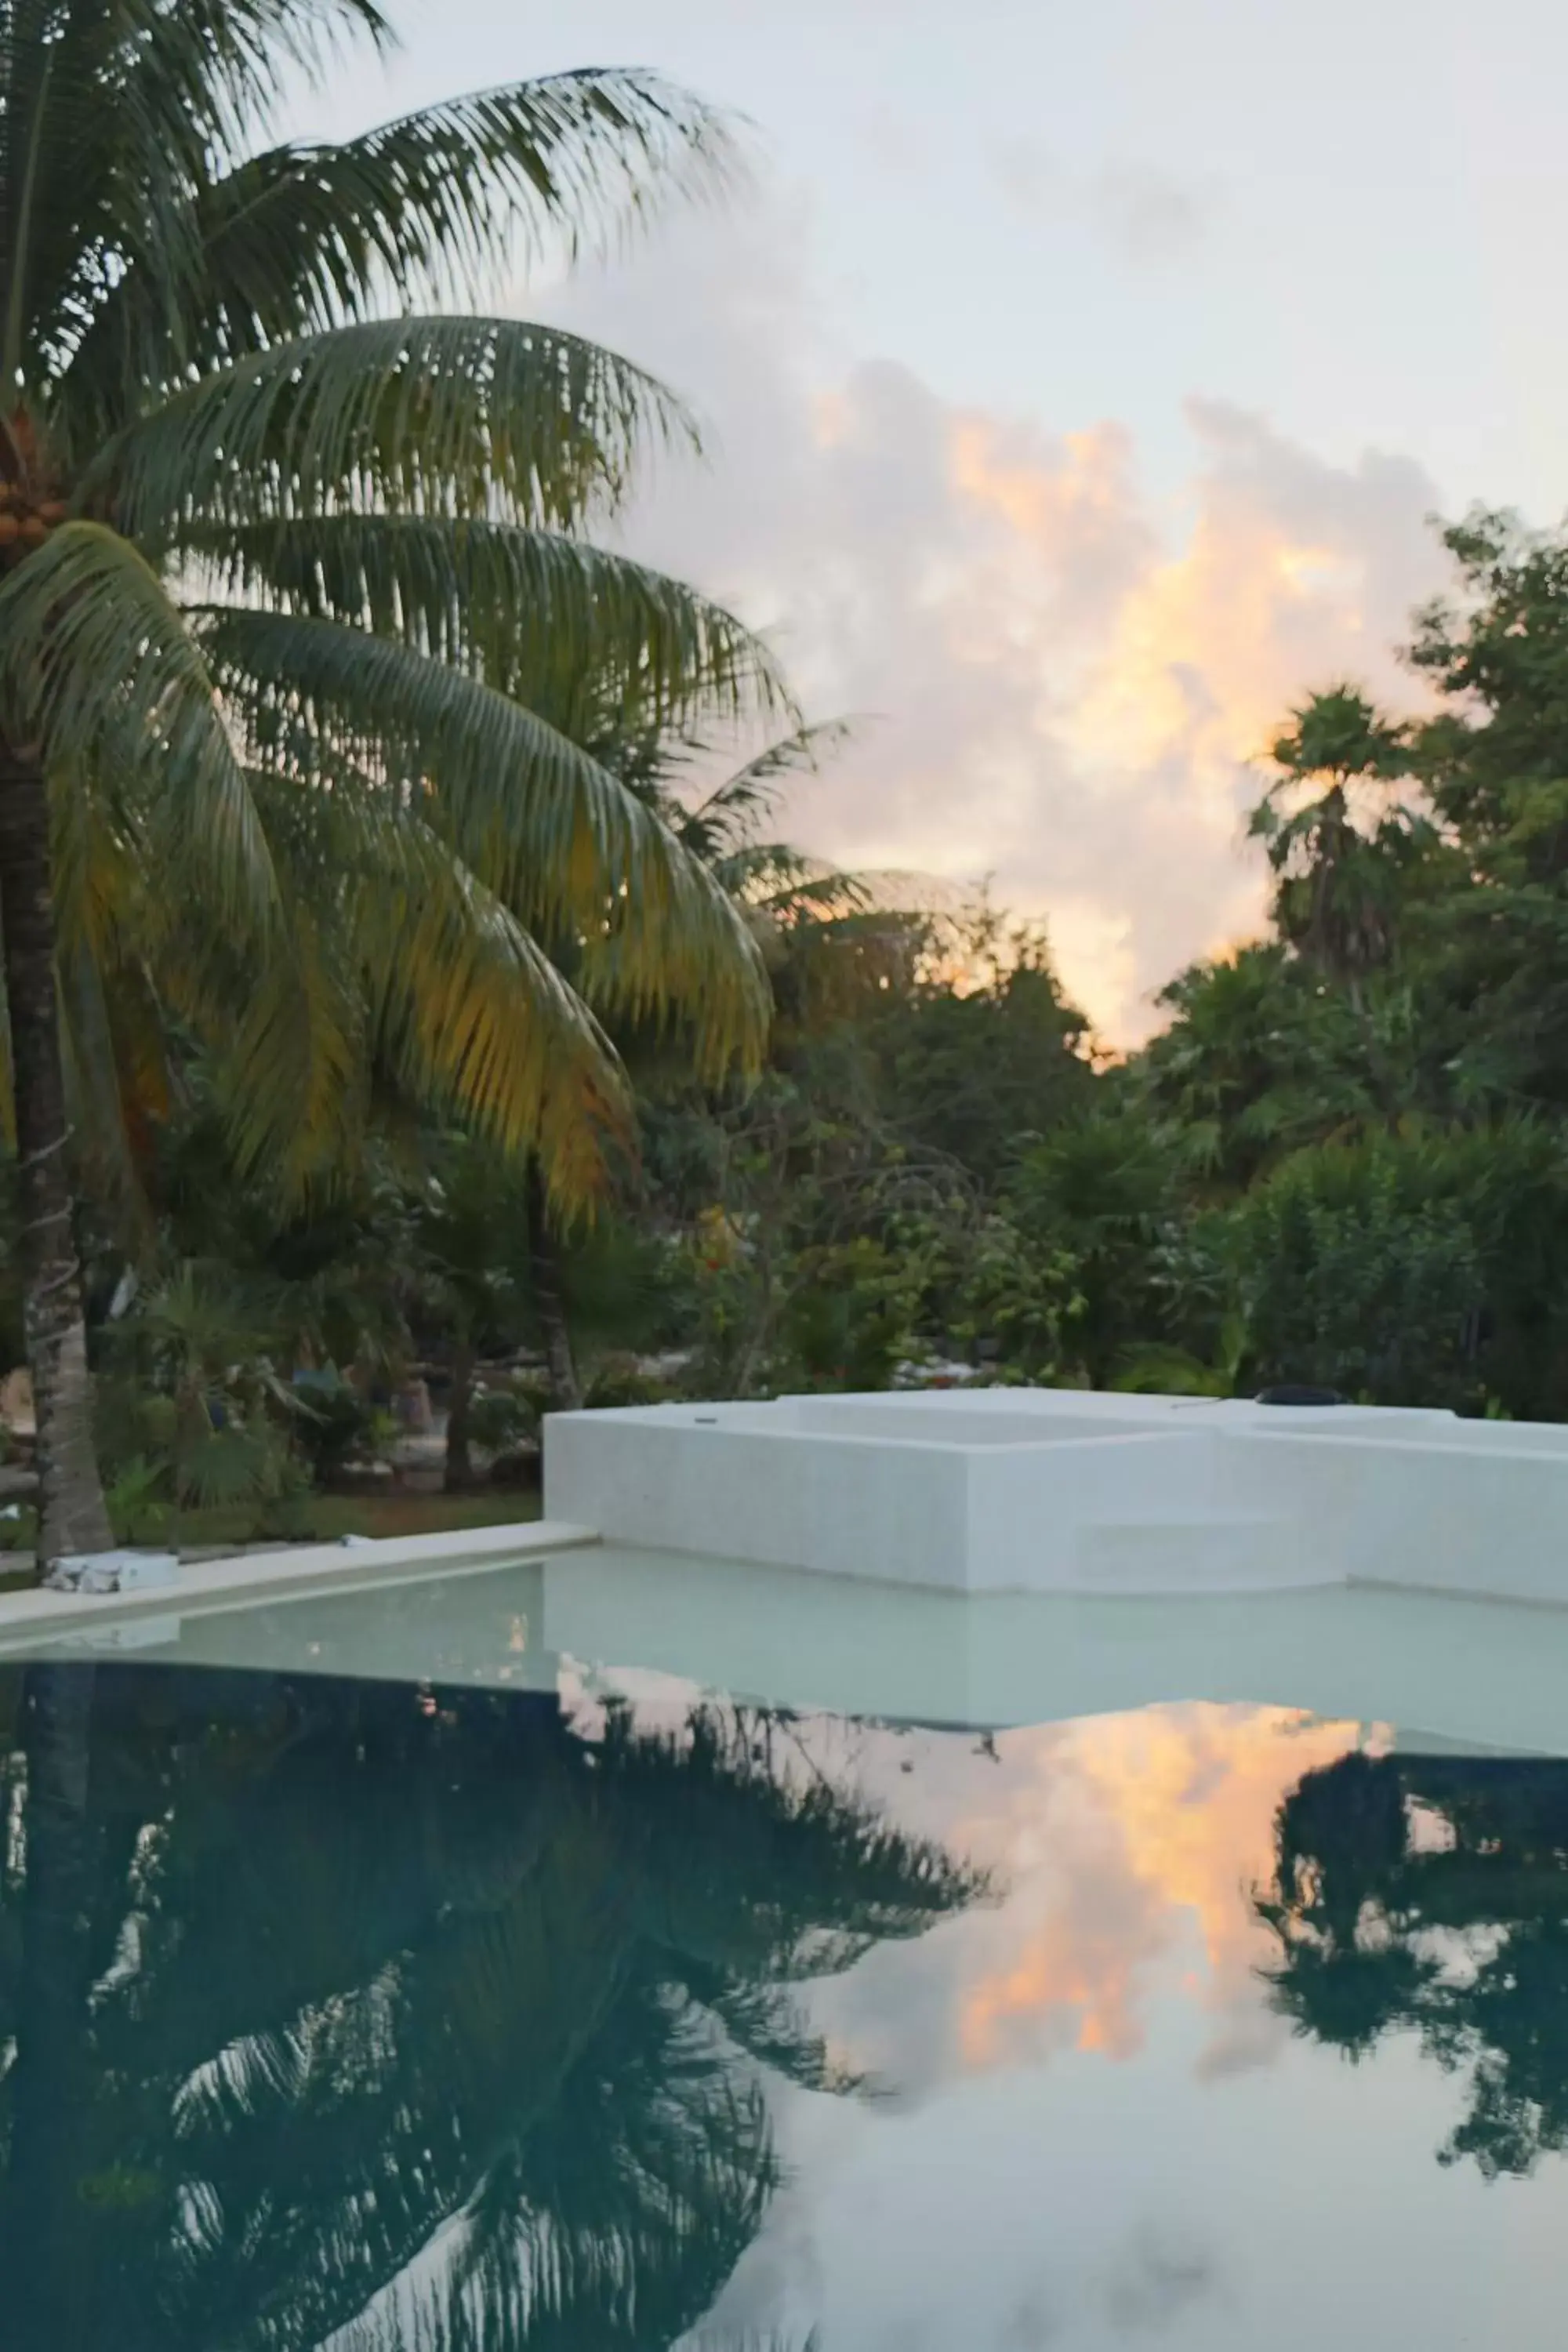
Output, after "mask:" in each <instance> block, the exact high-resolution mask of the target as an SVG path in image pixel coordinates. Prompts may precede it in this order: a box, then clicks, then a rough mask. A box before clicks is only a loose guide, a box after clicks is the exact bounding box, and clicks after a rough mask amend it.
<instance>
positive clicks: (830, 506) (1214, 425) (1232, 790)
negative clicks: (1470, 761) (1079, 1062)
mask: <svg viewBox="0 0 1568 2352" xmlns="http://www.w3.org/2000/svg"><path fill="white" fill-rule="evenodd" d="M813 240H814V224H813V222H812V220H811V217H810V215H809V214H808V213H807V212H806V211H805V209H804V208H802V207H799V206H793V207H792V206H790V205H785V204H782V203H777V202H774V203H766V204H759V205H757V206H756V207H755V208H754V209H752V211H751V212H749V213H748V214H747V215H744V216H742V217H739V218H731V219H728V220H717V219H711V218H710V219H700V220H696V221H691V222H683V223H681V224H680V225H679V226H678V227H677V228H675V229H673V230H671V231H669V232H668V233H667V234H666V235H665V236H663V237H662V239H661V240H660V241H659V242H658V244H656V245H652V246H650V247H646V248H644V249H643V250H641V251H640V252H638V253H637V254H636V255H634V256H633V257H631V258H630V260H629V261H628V262H626V264H625V265H623V266H621V267H619V268H616V269H615V270H613V271H601V272H597V273H593V274H585V275H584V276H583V277H582V278H578V279H576V280H574V282H573V283H571V284H570V285H568V286H565V287H563V288H562V289H558V290H557V291H556V293H555V294H554V295H553V297H552V298H551V300H550V302H549V305H548V307H549V309H550V310H551V311H552V315H554V316H556V317H557V318H559V319H562V320H565V321H567V322H568V323H571V324H574V325H576V326H578V327H580V328H583V329H584V330H586V331H591V332H594V333H596V334H599V335H602V336H603V337H604V338H605V340H607V341H613V342H615V343H616V344H617V345H618V346H619V347H620V348H621V349H623V350H625V351H626V352H629V353H631V354H632V355H633V356H634V357H636V358H638V359H640V360H642V361H644V362H647V364H649V365H650V366H652V367H654V368H655V369H656V370H657V371H658V373H661V374H662V375H663V376H665V377H666V378H667V380H668V381H670V382H672V383H674V384H676V385H677V387H678V388H679V389H680V390H682V391H683V392H685V393H687V394H689V396H691V397H692V398H693V399H694V400H695V401H696V403H697V404H698V406H699V407H700V410H701V411H702V412H703V413H704V414H705V415H706V416H707V417H708V418H709V419H710V422H711V425H712V427H713V431H712V435H711V438H710V459H709V463H708V464H707V466H706V467H701V468H698V467H675V466H665V467H661V468H660V469H659V470H658V473H657V475H656V477H655V478H654V480H653V482H652V485H651V488H650V489H649V491H648V492H647V495H646V496H645V498H644V499H642V501H641V503H640V504H639V506H638V507H637V510H636V511H635V513H634V514H633V516H632V517H631V519H630V521H629V523H628V526H627V529H628V535H629V538H630V541H631V543H632V544H634V545H635V547H636V548H637V551H638V552H639V553H642V554H644V555H646V556H647V557H648V558H649V559H650V560H652V561H655V562H660V563H663V564H665V565H666V566H668V568H670V569H672V570H675V571H679V572H681V573H683V574H684V575H686V576H688V577H689V578H691V579H693V580H695V581H697V582H699V583H700V584H701V585H702V586H703V587H704V588H706V589H707V590H709V591H710V593H714V594H717V595H719V596H721V597H723V598H725V599H727V600H728V601H730V602H731V603H732V604H735V605H736V606H738V607H739V609H741V610H742V612H743V613H744V614H746V616H747V617H748V618H749V619H750V620H752V622H754V623H756V624H759V625H766V626H769V627H770V628H771V629H772V630H773V634H774V636H775V641H776V642H777V644H778V646H779V647H780V650H781V652H782V653H783V654H784V657H785V660H786V662H787V664H788V666H789V667H790V670H791V673H792V676H793V677H794V678H795V682H796V684H797V687H798V688H799V690H800V692H801V693H802V695H803V697H804V698H805V700H806V702H807V703H808V705H809V706H810V708H811V709H812V711H813V713H814V714H815V715H816V716H832V715H837V714H845V713H853V714H866V715H867V716H866V719H865V724H864V725H863V727H862V729H861V730H860V732H859V734H858V739H857V740H856V741H855V743H854V744H853V745H852V746H851V748H850V749H849V751H847V752H846V753H845V754H843V755H841V756H840V757H838V758H837V759H836V760H835V761H833V763H832V765H831V767H830V768H829V769H828V770H827V771H826V772H825V773H823V774H822V775H820V776H817V777H813V778H808V779H805V780H804V781H803V782H801V784H800V785H799V786H798V787H797V789H796V790H795V793H794V796H793V798H792V800H791V802H790V803H789V806H788V809H787V813H786V814H787V818H788V823H789V825H790V828H791V830H792V832H793V834H794V836H795V838H796V839H797V840H798V841H799V842H800V843H801V844H802V845H805V846H807V847H809V848H810V849H812V850H813V851H816V852H818V853H820V854H821V855H823V856H828V857H831V858H834V859H837V860H842V861H845V862H855V863H859V864H862V865H866V866H876V867H900V868H911V867H912V868H919V869H923V870H927V871H930V872H931V873H933V874H936V875H940V876H942V877H951V878H955V879H956V878H964V879H975V878H978V877H983V876H985V875H991V876H993V877H994V881H995V887H996V891H997V895H998V897H999V898H1002V899H1003V900H1004V901H1005V903H1007V904H1009V905H1011V906H1013V907H1014V908H1017V909H1018V910H1020V911H1026V912H1030V913H1043V914H1044V915H1045V916H1046V918H1047V920H1048V921H1049V923H1050V925H1051V928H1052V930H1053V934H1054V938H1055V941H1056V948H1057V953H1058V961H1059V963H1060V965H1061V968H1062V971H1063V973H1064V976H1065V978H1066V980H1067V982H1068V985H1069V986H1070V987H1071V988H1072V989H1073V990H1074V991H1075V992H1077V993H1078V995H1079V999H1080V1001H1081V1002H1083V1003H1085V1005H1086V1007H1087V1009H1088V1010H1089V1013H1090V1014H1091V1016H1092V1018H1093V1019H1094V1021H1095V1022H1096V1024H1098V1025H1099V1026H1100V1030H1101V1032H1102V1034H1107V1035H1109V1036H1110V1038H1112V1039H1113V1040H1115V1041H1117V1042H1120V1043H1127V1042H1131V1041H1132V1040H1134V1039H1136V1038H1137V1037H1138V1036H1139V1035H1141V1034H1145V1033H1146V1032H1147V1030H1148V1028H1149V1027H1150V1026H1151V1025H1152V1023H1153V1021H1154V1019H1155V1017H1156V1016H1155V1013H1154V1011H1153V1006H1152V996H1153V992H1154V991H1156V990H1157V989H1158V987H1159V986H1160V985H1161V984H1162V983H1163V982H1164V981H1165V980H1167V979H1169V978H1170V977H1171V976H1172V975H1173V973H1174V972H1175V971H1178V970H1179V969H1180V968H1182V967H1183V966H1184V964H1185V963H1186V962H1188V961H1191V960H1192V959H1193V958H1194V957H1196V956H1198V955H1201V954H1203V953H1205V952H1207V951H1210V950H1214V949H1215V947H1216V946H1218V945H1219V944H1220V943H1221V942H1224V941H1228V940H1235V939H1236V938H1237V937H1238V936H1245V935H1247V933H1248V932H1249V931H1251V930H1253V929H1256V927H1257V925H1258V921H1259V919H1260V918H1261V912H1262V907H1263V897H1264V893H1263V885H1262V877H1261V875H1260V873H1259V871H1258V865H1257V861H1256V857H1255V856H1251V855H1250V854H1248V853H1247V850H1246V847H1245V845H1244V842H1243V839H1242V831H1243V827H1242V818H1243V814H1244V812H1245V810H1246V808H1247V805H1248V804H1249V803H1250V802H1251V800H1252V799H1254V798H1255V797H1256V793H1257V790H1258V785H1257V781H1256V777H1255V775H1254V774H1253V773H1250V772H1249V771H1248V766H1247V762H1248V761H1250V760H1252V759H1254V758H1255V757H1256V756H1257V755H1258V752H1259V751H1261V749H1262V747H1263V746H1264V745H1265V744H1266V743H1267V741H1268V734H1269V730H1270V728H1271V727H1272V725H1273V723H1274V721H1275V720H1276V719H1278V718H1279V716H1280V714H1281V713H1282V712H1283V711H1284V710H1285V709H1287V708H1288V707H1289V704H1290V703H1291V702H1292V700H1294V699H1297V698H1300V696H1301V695H1303V694H1304V693H1306V692H1308V691H1310V688H1312V687H1313V686H1314V685H1316V684H1319V683H1321V682H1322V681H1324V680H1326V679H1329V678H1331V677H1339V676H1342V675H1344V676H1351V677H1357V678H1360V679H1362V680H1363V681H1364V683H1365V684H1366V685H1367V686H1368V688H1370V689H1371V690H1372V691H1373V692H1374V693H1376V694H1379V695H1382V696H1384V697H1385V698H1391V699H1394V700H1400V699H1404V700H1408V699H1410V698H1411V697H1412V695H1413V692H1414V687H1413V683H1412V681H1411V680H1409V679H1408V678H1407V677H1405V676H1404V674H1403V673H1402V672H1401V671H1400V670H1399V668H1398V666H1397V663H1396V661H1395V658H1394V653H1393V651H1392V648H1393V647H1394V646H1395V645H1396V644H1397V642H1398V641H1399V639H1400V638H1401V636H1402V635H1403V634H1404V632H1405V627H1406V625H1407V619H1408V614H1409V612H1410V608H1411V606H1412V605H1413V604H1414V603H1415V602H1416V601H1417V600H1418V599H1419V598H1420V597H1421V596H1422V595H1424V594H1426V593H1430V591H1431V590H1432V588H1433V587H1434V586H1435V585H1436V583H1437V581H1438V580H1439V579H1440V577H1441V566H1440V562H1439V551H1438V549H1437V547H1436V542H1435V540H1434V538H1433V536H1432V534H1431V532H1430V531H1429V530H1428V529H1427V527H1426V517H1427V515H1428V514H1429V512H1430V510H1431V509H1433V507H1434V506H1435V505H1436V493H1435V490H1434V488H1433V485H1432V484H1431V482H1430V481H1429V480H1428V479H1427V478H1426V476H1425V475H1424V474H1423V473H1422V471H1421V469H1420V468H1419V467H1417V466H1416V465H1415V464H1414V463H1413V462H1411V461H1410V460H1409V459H1406V458H1404V457H1397V456H1388V455H1384V454H1381V453H1378V452H1368V453H1366V454H1364V455H1363V456H1362V457H1360V458H1359V459H1357V460H1356V461H1354V462H1353V463H1351V464H1348V465H1343V464H1334V463H1331V462H1329V461H1327V460H1325V459H1324V458H1322V457H1318V456H1316V455H1314V454H1313V453H1312V452H1310V451H1309V450H1306V449H1303V448H1301V447H1300V446H1296V445H1294V444H1292V443H1290V442H1289V441H1286V440H1284V439H1282V438H1281V437H1280V436H1279V435H1278V434H1277V433H1276V432H1275V431H1274V430H1273V429H1272V427H1271V426H1270V425H1268V421H1267V420H1266V419H1263V418H1261V417H1258V416H1255V415H1248V414H1246V413H1244V412H1242V411H1239V410H1237V409H1235V408H1232V407H1228V406H1226V405H1225V404H1223V403H1220V402H1216V401H1214V400H1194V401H1192V402H1190V403H1189V404H1188V406H1187V409H1186V412H1185V420H1184V421H1185V426H1186V430H1187V433H1188V436H1189V442H1190V448H1191V466H1190V472H1189V476H1188V478H1187V480H1186V482H1185V483H1184V486H1183V490H1182V495H1181V497H1180V498H1179V499H1176V500H1174V501H1160V500H1156V499H1154V498H1153V497H1152V495H1151V494H1150V492H1149V490H1148V489H1147V488H1146V487H1145V485H1144V483H1143V481H1142V477H1141V472H1140V465H1139V452H1138V449H1137V447H1136V446H1135V445H1134V442H1133V440H1132V437H1131V435H1130V434H1129V432H1128V431H1127V429H1126V428H1125V427H1124V426H1123V425H1121V424H1119V423H1118V422H1117V421H1116V420H1114V419H1103V418H1102V419H1092V418H1090V419H1083V418H1051V417H1049V416H1046V415H1028V416H1025V415H1002V414H999V413H996V412H995V411H994V410H990V409H986V408H984V407H981V406H978V405H969V404H964V403H963V402H957V401H954V400H952V398H951V397H948V396H946V395H945V394H942V393H939V392H938V391H937V390H935V389H934V388H933V387H932V386H931V384H929V383H926V382H924V381H923V380H922V379H921V376H920V375H919V374H917V373H915V372H913V371H912V370H911V369H910V368H908V367H906V366H904V365H902V364H901V363H900V362H894V361H890V360H886V359H877V358H872V357H868V356H867V355H865V354H864V353H857V352H854V351H853V350H852V349H850V348H847V345H846V343H845V342H844V341H842V340H841V339H840V338H839V337H837V336H836V335H835V333H834V332H833V331H832V330H831V327H830V324H829V314H828V312H827V310H826V305H825V304H824V303H823V302H822V301H821V300H820V299H819V298H818V295H817V292H816V276H815V272H814V265H813V250H814V246H813Z"/></svg>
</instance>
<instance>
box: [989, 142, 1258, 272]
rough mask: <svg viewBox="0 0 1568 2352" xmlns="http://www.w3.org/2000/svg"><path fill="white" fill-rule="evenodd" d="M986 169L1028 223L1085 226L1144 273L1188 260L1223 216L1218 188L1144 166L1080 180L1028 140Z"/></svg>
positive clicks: (992, 157) (1004, 149)
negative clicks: (1161, 265)
mask: <svg viewBox="0 0 1568 2352" xmlns="http://www.w3.org/2000/svg"><path fill="white" fill-rule="evenodd" d="M985 164H986V169H987V170H988V171H989V173H990V175H991V177H992V179H993V180H994V183H995V184H996V187H997V189H998V191H999V192H1000V194H1001V195H1002V197H1003V199H1004V201H1005V203H1006V205H1007V206H1008V207H1009V209H1010V210H1011V211H1012V212H1013V213H1015V214H1016V215H1017V216H1018V217H1019V218H1020V219H1022V220H1026V221H1048V220H1055V221H1063V222H1068V223H1078V224H1081V225H1082V226H1087V227H1088V228H1089V230H1090V231H1091V232H1092V233H1094V234H1095V235H1097V236H1100V237H1101V238H1102V239H1103V240H1104V241H1105V242H1107V243H1108V244H1109V245H1110V247H1112V248H1113V250H1114V251H1115V252H1116V253H1117V254H1118V255H1119V256H1120V257H1121V259H1123V260H1125V261H1131V262H1133V263H1135V264H1138V265H1140V266H1143V267H1156V266H1158V265H1160V264H1162V263H1166V262H1173V261H1178V260H1181V259H1183V258H1184V257H1185V256H1187V255H1188V254H1190V253H1191V252H1193V251H1194V249H1195V248H1196V247H1198V246H1200V245H1201V244H1202V242H1203V240H1204V239H1205V236H1207V235H1208V234H1209V231H1210V229H1211V228H1212V227H1213V226H1214V223H1215V219H1216V217H1217V215H1218V213H1219V209H1220V196H1221V191H1220V187H1219V184H1218V183H1217V182H1215V181H1197V180H1188V179H1182V178H1179V177H1177V176H1176V175H1175V174H1174V173H1170V172H1162V171H1158V170H1155V169H1153V168H1152V166H1150V165H1148V164H1139V163H1112V164H1108V165H1106V166H1104V167H1103V168H1102V169H1101V170H1100V171H1098V172H1096V173H1091V174H1089V175H1084V174H1081V173H1072V172H1070V171H1068V169H1067V168H1066V166H1064V165H1063V164H1062V163H1058V160H1057V158H1056V157H1055V156H1054V155H1053V154H1052V153H1051V152H1050V150H1049V149H1048V148H1047V147H1046V146H1044V145H1043V144H1042V143H1041V142H1040V141H1039V140H1037V139H1032V138H1029V137H1027V136H1025V137H1022V138H1018V137H1013V138H1004V139H998V140H995V141H994V142H991V143H990V144H989V145H988V146H987V148H986V151H985Z"/></svg>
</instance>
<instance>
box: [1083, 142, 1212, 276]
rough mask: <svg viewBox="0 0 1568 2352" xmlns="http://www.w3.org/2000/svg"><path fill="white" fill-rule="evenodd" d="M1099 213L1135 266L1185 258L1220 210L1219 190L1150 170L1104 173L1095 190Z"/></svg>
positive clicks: (1132, 168)
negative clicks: (1138, 263)
mask: <svg viewBox="0 0 1568 2352" xmlns="http://www.w3.org/2000/svg"><path fill="white" fill-rule="evenodd" d="M1091 193H1092V198H1093V208H1094V213H1095V215H1096V217H1097V218H1098V219H1099V221H1100V224H1101V225H1102V226H1103V227H1104V229H1105V231H1106V233H1107V234H1108V235H1109V236H1110V238H1111V239H1112V241H1113V242H1114V243H1115V244H1116V245H1117V246H1118V247H1120V248H1121V251H1122V252H1123V253H1124V254H1125V255H1126V256H1127V258H1128V259H1129V260H1130V261H1136V262H1148V263H1156V262H1163V261H1173V260H1176V259H1179V258H1180V257H1182V256H1183V255H1184V254H1187V253H1190V252H1191V251H1192V250H1193V248H1194V246H1197V245H1199V244H1201V243H1202V241H1203V239H1204V237H1205V236H1206V235H1207V234H1208V231H1209V227H1210V225H1211V223H1212V221H1213V219H1214V216H1215V212H1216V210H1217V205H1218V197H1217V191H1216V190H1215V189H1214V188H1212V187H1205V186H1198V185H1195V184H1191V183H1189V182H1186V181H1183V180H1177V179H1173V177H1172V176H1171V175H1170V174H1169V173H1164V172H1154V171H1150V170H1149V169H1147V168H1146V167H1127V166H1122V167H1119V168H1113V169H1111V170H1110V171H1106V172H1102V173H1100V176H1099V178H1098V179H1097V180H1096V181H1095V182H1094V184H1093V188H1092V192H1091Z"/></svg>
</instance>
